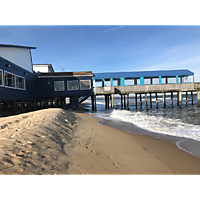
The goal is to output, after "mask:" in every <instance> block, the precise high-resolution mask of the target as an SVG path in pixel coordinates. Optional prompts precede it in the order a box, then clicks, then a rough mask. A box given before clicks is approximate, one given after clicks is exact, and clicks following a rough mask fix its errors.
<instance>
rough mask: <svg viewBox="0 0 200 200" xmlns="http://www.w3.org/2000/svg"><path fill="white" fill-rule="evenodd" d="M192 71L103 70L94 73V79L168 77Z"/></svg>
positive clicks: (183, 74) (188, 74)
mask: <svg viewBox="0 0 200 200" xmlns="http://www.w3.org/2000/svg"><path fill="white" fill-rule="evenodd" d="M191 75H194V73H193V72H191V71H189V70H187V69H183V70H159V71H135V72H105V73H94V79H110V78H122V77H125V78H136V77H159V76H162V77H168V76H169V77H170V76H191Z"/></svg>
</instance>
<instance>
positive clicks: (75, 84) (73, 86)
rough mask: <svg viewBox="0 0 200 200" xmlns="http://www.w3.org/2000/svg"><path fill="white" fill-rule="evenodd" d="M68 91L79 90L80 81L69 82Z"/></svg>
mask: <svg viewBox="0 0 200 200" xmlns="http://www.w3.org/2000/svg"><path fill="white" fill-rule="evenodd" d="M67 89H68V90H78V89H79V87H78V81H77V80H76V81H67Z"/></svg>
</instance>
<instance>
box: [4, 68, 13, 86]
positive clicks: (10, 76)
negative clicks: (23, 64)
mask: <svg viewBox="0 0 200 200" xmlns="http://www.w3.org/2000/svg"><path fill="white" fill-rule="evenodd" d="M4 81H5V87H10V88H15V76H14V75H13V74H10V73H8V72H4Z"/></svg>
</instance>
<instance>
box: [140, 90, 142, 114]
mask: <svg viewBox="0 0 200 200" xmlns="http://www.w3.org/2000/svg"><path fill="white" fill-rule="evenodd" d="M140 110H142V94H141V93H140Z"/></svg>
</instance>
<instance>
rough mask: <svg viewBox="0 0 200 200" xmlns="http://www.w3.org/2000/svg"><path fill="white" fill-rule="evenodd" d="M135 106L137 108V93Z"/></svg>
mask: <svg viewBox="0 0 200 200" xmlns="http://www.w3.org/2000/svg"><path fill="white" fill-rule="evenodd" d="M135 108H136V109H137V93H136V94H135Z"/></svg>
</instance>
